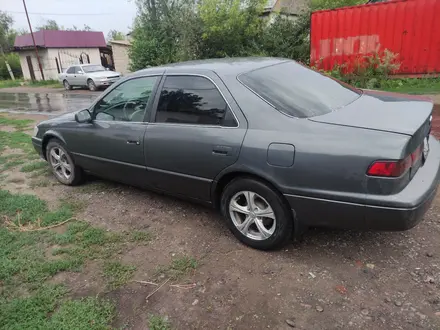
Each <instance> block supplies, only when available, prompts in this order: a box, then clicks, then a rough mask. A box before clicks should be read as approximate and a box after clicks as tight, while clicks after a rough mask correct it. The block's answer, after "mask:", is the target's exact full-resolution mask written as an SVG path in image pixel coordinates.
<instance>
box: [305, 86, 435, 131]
mask: <svg viewBox="0 0 440 330" xmlns="http://www.w3.org/2000/svg"><path fill="white" fill-rule="evenodd" d="M432 109H433V103H432V102H431V100H430V99H428V98H425V97H421V96H412V95H402V94H396V93H388V92H378V91H370V90H364V91H363V94H362V96H361V97H359V98H358V99H356V100H355V101H354V102H352V103H350V104H348V105H346V106H344V107H342V108H340V109H337V110H336V111H333V112H330V113H328V114H325V115H321V116H317V117H312V118H309V120H311V121H314V122H320V123H326V124H332V125H341V126H351V127H359V128H364V129H372V130H379V131H385V132H392V133H399V134H406V135H409V136H413V135H414V134H416V133H418V132H419V131H423V132H420V133H421V134H422V135H424V133H425V130H426V126H430V124H431V123H430V119H431V114H432ZM427 133H429V130H428V132H427ZM425 136H426V135H425ZM423 137H424V136H423Z"/></svg>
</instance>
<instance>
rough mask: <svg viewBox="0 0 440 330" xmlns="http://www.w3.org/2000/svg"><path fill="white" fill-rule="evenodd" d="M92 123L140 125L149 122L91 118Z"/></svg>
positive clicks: (145, 124)
mask: <svg viewBox="0 0 440 330" xmlns="http://www.w3.org/2000/svg"><path fill="white" fill-rule="evenodd" d="M92 122H93V123H118V124H140V125H142V126H147V125H148V124H149V123H148V122H147V121H123V120H96V119H95V120H92Z"/></svg>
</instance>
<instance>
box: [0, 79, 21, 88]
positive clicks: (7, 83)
mask: <svg viewBox="0 0 440 330" xmlns="http://www.w3.org/2000/svg"><path fill="white" fill-rule="evenodd" d="M22 83H23V80H21V79H16V80H10V79H7V80H0V88H8V87H18V86H21V84H22Z"/></svg>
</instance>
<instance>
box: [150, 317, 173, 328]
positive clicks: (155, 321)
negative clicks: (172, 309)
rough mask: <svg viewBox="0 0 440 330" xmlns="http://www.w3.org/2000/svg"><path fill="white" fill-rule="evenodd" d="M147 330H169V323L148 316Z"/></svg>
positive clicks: (162, 318) (165, 320)
mask: <svg viewBox="0 0 440 330" xmlns="http://www.w3.org/2000/svg"><path fill="white" fill-rule="evenodd" d="M148 328H149V329H150V330H171V325H170V322H169V321H168V320H167V319H166V318H164V317H162V316H158V315H150V317H149V318H148Z"/></svg>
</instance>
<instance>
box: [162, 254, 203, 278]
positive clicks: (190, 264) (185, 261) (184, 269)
mask: <svg viewBox="0 0 440 330" xmlns="http://www.w3.org/2000/svg"><path fill="white" fill-rule="evenodd" d="M197 266H198V263H197V260H196V259H195V258H193V257H190V256H181V257H178V258H173V259H172V261H171V264H170V265H168V266H165V267H164V266H162V267H159V268H158V269H157V271H156V275H164V276H165V277H168V278H170V279H171V280H177V279H179V278H181V277H184V276H185V275H187V274H189V273H190V272H191V271H193V270H195V269H196V268H197Z"/></svg>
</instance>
